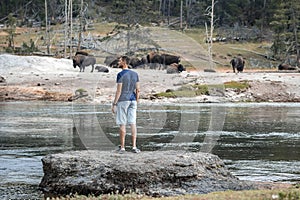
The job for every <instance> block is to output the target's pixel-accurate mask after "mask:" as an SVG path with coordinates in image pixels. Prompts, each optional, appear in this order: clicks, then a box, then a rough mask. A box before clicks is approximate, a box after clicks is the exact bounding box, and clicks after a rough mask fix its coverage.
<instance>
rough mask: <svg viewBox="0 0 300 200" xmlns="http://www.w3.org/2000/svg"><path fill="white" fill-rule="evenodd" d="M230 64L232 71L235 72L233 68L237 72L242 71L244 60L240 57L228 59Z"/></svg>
mask: <svg viewBox="0 0 300 200" xmlns="http://www.w3.org/2000/svg"><path fill="white" fill-rule="evenodd" d="M230 64H231V65H232V69H233V73H236V72H235V69H236V70H237V73H239V72H243V70H244V66H245V61H244V59H243V58H242V57H236V58H233V59H232V60H231V61H230Z"/></svg>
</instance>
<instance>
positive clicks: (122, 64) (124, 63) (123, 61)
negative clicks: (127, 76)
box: [118, 56, 129, 69]
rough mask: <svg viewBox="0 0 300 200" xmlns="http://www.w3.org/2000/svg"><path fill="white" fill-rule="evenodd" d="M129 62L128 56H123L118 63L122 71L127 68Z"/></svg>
mask: <svg viewBox="0 0 300 200" xmlns="http://www.w3.org/2000/svg"><path fill="white" fill-rule="evenodd" d="M128 62H129V58H128V57H127V56H121V57H120V58H119V62H118V64H119V68H122V69H124V68H127V67H128Z"/></svg>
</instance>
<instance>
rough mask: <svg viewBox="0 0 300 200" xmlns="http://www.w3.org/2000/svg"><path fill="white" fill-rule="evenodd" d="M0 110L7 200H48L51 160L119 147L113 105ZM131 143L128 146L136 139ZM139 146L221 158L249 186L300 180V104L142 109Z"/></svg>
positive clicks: (28, 105)
mask: <svg viewBox="0 0 300 200" xmlns="http://www.w3.org/2000/svg"><path fill="white" fill-rule="evenodd" d="M0 108H1V110H0V113H1V114H0V119H1V120H0V136H1V137H0V163H1V165H0V199H42V194H41V192H40V191H39V190H38V184H39V183H40V181H41V178H42V176H43V170H42V162H41V158H42V157H43V156H45V155H47V154H51V153H57V152H65V151H69V150H84V149H98V150H113V149H115V148H116V146H117V145H118V141H119V139H118V127H117V126H116V125H115V123H114V121H115V119H114V118H115V116H114V115H113V114H112V113H111V112H110V105H107V104H105V105H93V104H75V103H61V102H1V103H0ZM128 131H129V129H128ZM126 142H127V147H128V148H129V147H130V134H128V136H127V137H126ZM137 142H138V146H139V148H140V149H141V150H142V151H164V150H170V149H173V150H174V149H175V150H187V151H203V152H210V153H213V154H216V155H218V156H219V157H220V158H221V159H223V160H224V161H225V163H226V165H227V167H228V168H229V169H230V170H231V172H232V173H233V174H234V175H236V176H237V177H238V178H239V179H242V180H249V181H271V182H289V183H291V182H299V181H300V104H299V103H226V104H165V105H157V104H141V105H139V110H138V141H137Z"/></svg>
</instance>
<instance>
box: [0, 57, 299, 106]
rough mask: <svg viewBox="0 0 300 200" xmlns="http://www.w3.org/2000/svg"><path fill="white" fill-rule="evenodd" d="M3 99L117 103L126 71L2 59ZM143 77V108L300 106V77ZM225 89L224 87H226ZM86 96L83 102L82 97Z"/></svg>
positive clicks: (144, 73) (142, 72) (153, 73)
mask: <svg viewBox="0 0 300 200" xmlns="http://www.w3.org/2000/svg"><path fill="white" fill-rule="evenodd" d="M0 64H1V66H2V67H1V69H0V76H1V77H3V79H2V80H1V83H0V99H1V100H2V101H32V100H49V101H75V100H76V101H83V102H91V103H111V101H112V98H113V96H114V92H115V85H116V84H115V78H116V75H117V73H118V72H119V71H120V69H114V68H110V69H109V73H102V72H94V73H90V69H91V68H90V67H88V68H86V71H85V72H83V73H79V69H78V68H75V69H74V68H73V66H72V61H71V60H68V59H55V58H48V57H37V56H26V57H23V56H13V55H0ZM136 71H137V72H138V73H139V76H140V83H141V103H161V102H164V103H166V102H171V103H172V102H180V103H182V102H184V103H200V102H201V103H202V102H204V103H205V102H207V103H210V102H300V90H299V87H300V81H299V80H300V73H299V72H298V71H295V72H294V73H290V72H289V73H283V72H280V71H269V72H266V71H264V72H263V71H256V70H247V69H246V70H245V72H243V73H239V74H234V73H232V72H231V69H228V70H227V69H223V70H219V71H218V70H217V72H216V73H213V72H204V71H203V70H201V69H188V70H187V71H185V72H182V73H180V74H167V73H166V71H163V70H146V69H139V70H136ZM232 81H234V82H247V84H248V87H247V88H246V89H242V90H241V89H239V88H224V87H222V86H224V84H225V83H228V82H232ZM194 85H206V86H208V88H209V90H210V91H209V93H208V94H203V95H197V96H181V97H172V98H166V97H161V96H160V97H158V96H157V94H158V93H161V92H165V91H167V90H169V91H176V90H178V89H181V88H183V87H185V88H186V87H187V86H194ZM220 86H221V87H220ZM81 97H83V98H81Z"/></svg>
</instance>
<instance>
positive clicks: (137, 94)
mask: <svg viewBox="0 0 300 200" xmlns="http://www.w3.org/2000/svg"><path fill="white" fill-rule="evenodd" d="M135 95H136V102H139V99H140V83H139V82H136V84H135Z"/></svg>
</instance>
